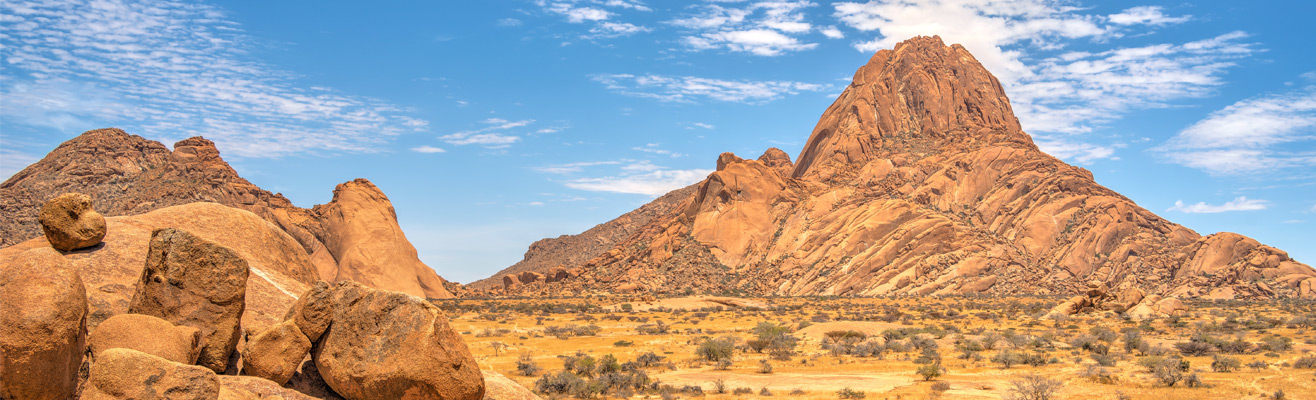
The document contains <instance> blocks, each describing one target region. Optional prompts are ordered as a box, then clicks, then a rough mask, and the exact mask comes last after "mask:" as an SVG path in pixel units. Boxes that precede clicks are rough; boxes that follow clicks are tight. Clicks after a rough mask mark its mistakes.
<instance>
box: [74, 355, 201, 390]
mask: <svg viewBox="0 0 1316 400" xmlns="http://www.w3.org/2000/svg"><path fill="white" fill-rule="evenodd" d="M218 398H219V378H218V377H217V376H215V372H214V371H211V370H209V369H206V368H205V367H200V366H196V365H187V364H180V363H176V362H173V361H169V360H166V359H163V358H160V357H156V356H153V355H150V354H146V353H143V352H140V351H137V350H132V349H108V350H105V351H104V352H101V354H100V356H97V358H96V363H95V364H92V365H91V376H90V377H88V378H87V385H85V387H84V388H83V391H82V400H117V399H177V400H192V399H196V400H213V399H218Z"/></svg>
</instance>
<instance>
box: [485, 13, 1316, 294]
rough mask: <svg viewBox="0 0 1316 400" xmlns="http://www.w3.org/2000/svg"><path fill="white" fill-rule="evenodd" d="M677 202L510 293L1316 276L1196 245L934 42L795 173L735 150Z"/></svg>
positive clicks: (874, 72)
mask: <svg viewBox="0 0 1316 400" xmlns="http://www.w3.org/2000/svg"><path fill="white" fill-rule="evenodd" d="M783 159H784V160H783ZM673 194H675V195H679V196H680V197H684V199H683V200H681V204H680V206H677V207H673V208H672V209H671V211H669V212H667V213H666V214H665V215H661V216H658V217H655V218H652V219H651V221H649V223H648V224H647V225H645V226H643V227H642V228H640V229H638V233H636V234H634V235H632V236H631V237H630V238H628V239H626V240H624V241H622V242H620V243H618V244H616V245H614V246H611V247H612V248H611V249H610V250H607V251H604V252H601V253H600V254H599V255H598V256H597V257H595V258H593V259H590V260H589V261H587V262H583V263H579V264H574V263H572V262H570V261H568V259H566V258H564V257H559V258H556V259H549V258H544V259H537V260H535V261H534V262H535V263H537V265H556V264H563V266H565V267H568V268H571V267H579V268H581V270H580V276H578V277H574V278H571V279H567V280H562V281H558V282H553V283H545V282H542V281H541V282H531V283H529V284H524V285H514V286H515V287H514V288H512V289H511V290H510V291H514V292H518V293H523V294H535V293H545V294H546V293H561V292H562V291H563V290H567V291H573V290H574V291H578V292H590V291H611V292H626V291H636V290H638V291H646V292H672V291H682V290H693V291H702V292H741V293H752V294H761V295H884V294H910V295H928V294H950V293H996V294H1025V293H1027V294H1075V293H1080V292H1083V291H1084V290H1085V289H1086V288H1088V287H1089V286H1105V287H1109V288H1112V289H1116V288H1118V289H1133V288H1136V289H1140V290H1141V291H1146V292H1148V293H1155V294H1162V295H1172V296H1183V297H1209V298H1257V297H1278V296H1303V297H1311V296H1313V295H1316V291H1313V288H1312V286H1313V284H1316V279H1314V278H1316V271H1313V270H1312V268H1311V267H1309V266H1307V265H1305V264H1302V263H1299V262H1297V261H1294V260H1292V259H1290V258H1289V257H1288V255H1287V254H1286V253H1285V252H1283V251H1281V250H1279V249H1275V248H1273V247H1269V246H1265V245H1262V244H1260V243H1258V242H1257V241H1255V240H1252V239H1250V238H1246V237H1243V236H1240V235H1237V234H1234V233H1218V234H1213V235H1208V236H1202V235H1199V234H1198V233H1196V232H1194V231H1192V230H1190V229H1187V228H1185V227H1183V226H1180V225H1177V224H1174V223H1172V222H1170V221H1167V220H1165V219H1163V218H1161V217H1159V216H1157V215H1155V214H1153V213H1152V212H1150V211H1147V210H1146V209H1144V208H1142V207H1139V206H1138V205H1137V204H1135V203H1134V202H1133V201H1132V200H1130V199H1128V198H1126V197H1124V196H1121V195H1120V194H1119V193H1116V192H1114V191H1112V190H1110V189H1108V188H1106V187H1103V186H1101V185H1099V184H1097V183H1096V182H1095V181H1094V180H1093V177H1092V174H1091V173H1090V172H1089V171H1087V170H1085V169H1083V168H1080V167H1076V166H1071V165H1068V164H1065V163H1064V162H1062V161H1060V160H1058V159H1056V158H1055V157H1052V156H1050V155H1047V154H1045V153H1043V152H1042V151H1040V150H1039V149H1038V148H1037V146H1036V145H1034V144H1033V142H1032V139H1031V138H1030V137H1029V136H1028V135H1027V134H1026V133H1024V132H1023V130H1022V129H1021V127H1020V125H1019V122H1018V120H1017V119H1016V118H1015V116H1014V114H1013V111H1012V110H1011V107H1010V102H1009V100H1008V98H1007V97H1006V95H1005V92H1004V90H1003V89H1002V87H1001V85H1000V83H999V82H998V81H997V80H996V78H995V77H993V76H992V75H991V74H990V73H989V72H988V71H987V70H986V69H985V68H983V67H982V65H981V64H979V63H978V61H977V60H976V59H974V57H973V55H971V54H969V52H968V51H967V50H965V49H964V48H963V47H961V46H959V45H951V46H946V45H945V44H943V43H942V41H941V39H940V38H938V37H918V38H914V39H910V40H908V41H905V42H903V43H901V44H898V45H897V46H896V47H895V48H894V49H891V50H882V51H879V52H877V53H876V54H875V55H873V57H872V58H871V59H870V60H869V62H868V63H867V64H866V65H864V66H863V67H861V68H859V70H858V71H857V72H856V73H855V75H854V79H853V81H852V83H851V84H850V86H849V87H848V88H847V89H846V90H845V91H844V92H843V93H842V94H841V95H840V97H839V98H838V99H837V100H836V101H835V102H834V103H833V104H832V105H831V106H830V107H828V109H827V110H826V111H825V112H824V113H823V115H822V118H820V120H819V121H818V124H817V126H816V127H815V128H814V130H813V133H812V134H811V135H810V137H809V140H808V142H807V144H806V145H805V147H804V150H803V152H802V154H800V156H799V158H798V159H797V161H796V162H795V163H794V164H793V165H792V164H791V163H790V161H789V157H786V156H785V154H782V153H780V151H779V150H775V149H774V151H769V153H767V154H765V155H764V156H763V157H760V158H759V159H757V160H745V159H741V158H740V157H737V156H735V155H733V154H730V153H724V154H723V155H722V156H721V157H719V158H718V160H717V171H716V172H714V173H713V174H711V175H710V176H709V177H708V178H707V179H705V180H704V181H703V182H701V183H699V184H698V189H697V191H695V192H694V193H690V194H682V193H673ZM605 225H606V224H605ZM531 253H534V252H533V251H532V252H531ZM531 255H532V254H529V253H528V256H527V261H523V263H526V262H528V261H530V256H531Z"/></svg>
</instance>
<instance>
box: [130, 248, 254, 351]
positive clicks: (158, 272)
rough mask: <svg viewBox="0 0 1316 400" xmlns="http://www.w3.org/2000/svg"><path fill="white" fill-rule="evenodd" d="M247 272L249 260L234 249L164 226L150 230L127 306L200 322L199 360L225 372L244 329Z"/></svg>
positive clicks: (180, 320) (179, 320) (169, 318)
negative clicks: (143, 262) (139, 273)
mask: <svg viewBox="0 0 1316 400" xmlns="http://www.w3.org/2000/svg"><path fill="white" fill-rule="evenodd" d="M248 274H249V270H248V269H247V260H244V259H243V258H242V257H239V256H238V254H237V253H236V252H234V251H233V250H230V249H229V248H227V247H224V246H220V245H218V244H215V243H213V242H209V241H206V240H204V239H201V238H198V237H196V236H194V235H192V234H190V233H188V232H186V231H183V230H179V229H174V228H166V229H159V230H156V231H155V232H152V233H151V244H150V247H149V249H148V250H147V255H146V268H145V269H143V270H142V279H141V281H140V282H139V283H138V286H137V292H136V293H134V294H133V299H132V305H130V306H129V307H128V312H130V313H134V314H145V315H151V316H155V317H160V318H161V319H164V320H166V321H169V322H170V323H174V324H178V325H186V326H191V327H194V328H197V329H198V330H200V331H201V337H202V340H203V345H202V347H201V352H200V356H199V357H198V358H197V363H198V364H199V365H201V366H204V367H206V368H210V369H211V370H213V371H215V372H224V370H226V369H228V360H229V355H230V354H231V353H233V349H234V348H236V347H237V344H238V338H239V334H240V333H241V324H240V322H241V321H240V320H241V318H242V312H243V311H244V310H246V306H247V304H246V294H247V275H248Z"/></svg>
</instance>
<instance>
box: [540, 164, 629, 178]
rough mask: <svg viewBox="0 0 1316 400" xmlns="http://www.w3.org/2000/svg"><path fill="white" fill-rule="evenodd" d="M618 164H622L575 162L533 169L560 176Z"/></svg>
mask: <svg viewBox="0 0 1316 400" xmlns="http://www.w3.org/2000/svg"><path fill="white" fill-rule="evenodd" d="M616 164H621V161H585V162H574V163H567V164H553V165H544V166H539V167H533V168H531V169H533V170H535V171H539V172H543V173H549V174H559V175H560V174H570V173H576V172H581V171H583V170H584V169H585V167H594V166H599V165H616Z"/></svg>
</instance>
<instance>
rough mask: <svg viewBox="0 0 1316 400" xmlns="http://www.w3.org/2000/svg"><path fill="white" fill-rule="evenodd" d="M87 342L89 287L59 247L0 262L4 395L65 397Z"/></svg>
mask: <svg viewBox="0 0 1316 400" xmlns="http://www.w3.org/2000/svg"><path fill="white" fill-rule="evenodd" d="M86 343H87V292H86V289H85V288H83V286H82V278H81V277H80V276H79V275H78V272H77V271H76V270H75V269H73V268H72V267H71V266H69V265H68V264H67V263H65V261H64V257H63V256H62V255H60V254H59V252H57V251H55V250H53V249H51V248H49V247H41V248H36V249H32V250H28V251H25V252H22V253H19V254H18V255H17V256H15V257H14V258H12V259H10V260H5V261H0V399H25V400H26V399H66V398H69V397H71V396H72V395H73V392H74V390H75V389H76V388H77V385H78V368H79V366H81V365H82V355H83V353H84V352H85V351H86Z"/></svg>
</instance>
